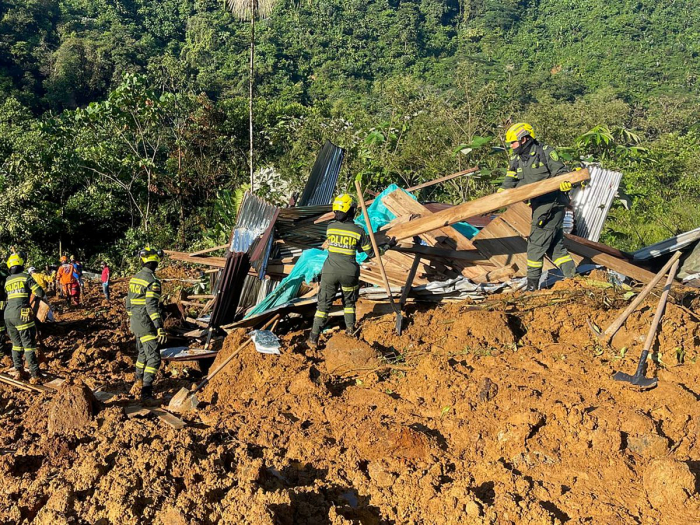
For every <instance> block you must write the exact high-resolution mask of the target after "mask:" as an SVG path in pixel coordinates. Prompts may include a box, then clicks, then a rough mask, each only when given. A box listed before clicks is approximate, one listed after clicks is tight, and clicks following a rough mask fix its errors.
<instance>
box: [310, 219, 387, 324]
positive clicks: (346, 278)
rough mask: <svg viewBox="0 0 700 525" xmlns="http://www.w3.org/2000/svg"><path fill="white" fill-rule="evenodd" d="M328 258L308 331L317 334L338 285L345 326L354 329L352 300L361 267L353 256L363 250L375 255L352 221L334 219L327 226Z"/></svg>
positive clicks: (323, 322)
mask: <svg viewBox="0 0 700 525" xmlns="http://www.w3.org/2000/svg"><path fill="white" fill-rule="evenodd" d="M326 242H327V243H328V259H326V262H325V263H324V264H323V269H322V270H321V284H320V287H319V291H318V307H317V309H316V314H315V316H314V324H313V327H312V328H311V333H312V334H316V335H318V334H319V333H321V330H323V327H324V326H325V325H326V322H327V321H328V313H329V312H330V311H331V306H332V304H333V300H334V299H335V295H336V293H337V292H338V289H340V291H341V292H342V296H343V308H344V310H343V312H344V318H345V327H346V329H347V330H348V331H353V330H354V329H355V317H356V316H355V303H357V299H358V295H359V290H360V267H359V266H358V264H357V262H356V259H355V256H356V254H357V252H364V253H366V254H367V256H368V257H374V252H373V250H372V245H371V242H370V239H369V236H368V235H367V233H366V232H365V231H364V230H363V229H362V228H361V227H360V226H358V225H356V224H355V223H353V222H351V221H345V222H340V221H333V222H331V223H330V224H329V225H328V229H327V230H326Z"/></svg>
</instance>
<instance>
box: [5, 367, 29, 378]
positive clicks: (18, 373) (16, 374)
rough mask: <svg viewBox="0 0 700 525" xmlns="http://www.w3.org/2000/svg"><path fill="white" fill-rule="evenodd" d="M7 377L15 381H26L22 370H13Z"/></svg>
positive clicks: (25, 375)
mask: <svg viewBox="0 0 700 525" xmlns="http://www.w3.org/2000/svg"><path fill="white" fill-rule="evenodd" d="M9 376H10V377H11V378H12V379H14V380H15V381H24V380H25V379H27V374H26V373H25V371H24V369H22V368H14V369H13V370H12V372H10V374H9Z"/></svg>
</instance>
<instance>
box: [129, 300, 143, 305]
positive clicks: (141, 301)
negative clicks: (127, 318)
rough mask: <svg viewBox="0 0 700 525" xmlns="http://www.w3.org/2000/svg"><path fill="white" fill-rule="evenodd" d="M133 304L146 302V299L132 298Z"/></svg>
mask: <svg viewBox="0 0 700 525" xmlns="http://www.w3.org/2000/svg"><path fill="white" fill-rule="evenodd" d="M131 304H132V306H133V305H135V304H146V299H132V300H131Z"/></svg>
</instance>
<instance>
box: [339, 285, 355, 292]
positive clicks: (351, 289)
mask: <svg viewBox="0 0 700 525" xmlns="http://www.w3.org/2000/svg"><path fill="white" fill-rule="evenodd" d="M340 288H341V290H343V291H344V292H354V291H355V290H357V289H358V288H359V286H341V287H340Z"/></svg>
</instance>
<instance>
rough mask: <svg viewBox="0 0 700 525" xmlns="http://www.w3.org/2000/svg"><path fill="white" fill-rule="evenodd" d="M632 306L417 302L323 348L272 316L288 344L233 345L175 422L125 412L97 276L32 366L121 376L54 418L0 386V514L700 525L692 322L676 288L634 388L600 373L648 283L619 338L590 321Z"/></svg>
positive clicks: (623, 348) (577, 298)
mask: <svg viewBox="0 0 700 525" xmlns="http://www.w3.org/2000/svg"><path fill="white" fill-rule="evenodd" d="M117 288H118V291H119V290H121V293H117V294H115V295H122V294H123V285H122V287H121V288H119V287H117ZM625 305H626V302H625V301H624V300H623V299H622V297H621V295H620V294H619V293H617V292H615V291H613V290H609V289H601V288H598V287H596V286H591V285H588V284H586V283H585V282H576V283H570V284H567V285H560V286H559V287H558V288H557V289H555V290H551V291H544V292H540V293H538V294H536V295H534V296H533V295H530V296H524V295H519V294H516V295H509V296H499V297H497V298H495V299H494V300H493V301H492V302H491V303H489V304H488V305H487V308H485V309H480V310H475V309H474V308H473V307H472V306H470V305H469V304H466V303H457V304H451V305H448V306H443V307H438V308H434V309H423V310H419V311H416V312H414V313H412V314H411V315H410V316H408V317H409V319H410V322H409V324H408V326H407V328H406V330H405V332H404V334H403V335H402V336H401V337H397V336H396V335H395V334H394V333H393V331H392V329H393V325H394V318H393V316H390V315H389V316H382V317H375V318H372V319H369V318H367V319H365V320H364V321H363V325H362V330H361V331H360V339H359V340H353V339H350V338H348V337H347V336H345V335H343V334H340V333H337V332H333V333H331V334H328V335H326V336H325V337H324V339H325V341H324V343H325V345H322V346H321V348H320V349H318V350H315V351H311V350H309V349H308V348H306V346H305V345H304V343H303V341H304V336H305V334H304V333H301V332H292V333H282V334H281V339H282V341H283V349H282V355H281V356H270V355H261V354H257V353H256V352H255V351H254V349H252V348H250V347H248V348H246V349H244V350H243V351H242V352H241V354H240V355H239V356H238V357H237V358H235V359H234V360H233V361H232V363H231V365H230V367H229V368H227V369H226V371H225V372H223V373H222V374H221V375H219V376H218V377H217V378H216V379H215V380H214V381H213V382H212V383H211V384H210V385H209V386H208V387H207V388H206V389H205V391H204V393H203V395H202V396H201V399H202V401H203V403H202V407H201V408H200V410H199V411H198V412H197V413H196V414H192V415H190V416H187V417H186V419H187V420H188V423H189V426H188V427H187V428H186V429H184V430H180V431H175V430H172V429H170V428H169V427H167V426H164V425H162V424H161V423H159V422H158V421H157V420H154V419H149V418H142V419H138V418H134V419H128V418H127V417H126V416H125V415H124V409H123V407H124V406H125V405H128V404H130V403H132V401H131V399H130V398H129V396H128V394H127V391H128V387H129V381H130V380H131V377H130V373H131V366H132V362H133V357H134V356H133V350H132V344H131V342H130V338H129V337H128V333H127V332H125V331H124V329H123V326H122V325H121V318H120V316H121V315H122V314H123V311H122V308H121V306H112V307H106V306H102V305H101V301H100V300H99V297H98V295H97V289H95V291H94V292H91V294H90V297H89V300H88V301H87V302H86V305H84V306H83V307H81V308H79V309H76V310H73V311H70V312H61V314H60V317H61V319H62V320H63V322H64V323H65V324H62V325H60V326H56V327H52V328H48V329H47V330H45V332H46V335H45V337H44V341H45V344H46V345H47V346H49V347H50V348H52V351H51V352H48V354H47V355H48V357H47V363H46V364H45V365H44V366H47V367H48V369H50V370H51V371H53V372H54V373H57V374H60V375H63V376H67V375H69V374H70V375H71V378H72V379H73V380H74V381H75V382H76V383H78V384H79V382H80V381H82V382H83V383H84V384H86V385H88V386H90V387H92V388H95V387H102V388H105V389H107V390H110V391H112V392H115V393H117V394H118V395H117V396H116V397H115V398H113V399H111V400H110V401H109V402H108V403H107V406H103V407H102V409H101V410H100V411H99V412H98V413H97V414H96V415H95V416H94V417H92V419H91V420H89V421H87V423H84V422H81V425H79V426H78V425H76V426H72V427H70V428H71V430H70V431H69V432H64V433H61V434H52V433H49V432H48V431H47V426H48V423H49V414H48V412H49V411H48V410H47V406H48V403H50V401H49V400H48V399H46V398H42V397H41V396H37V395H33V394H29V393H25V392H17V391H13V390H10V389H9V388H7V387H5V386H0V443H1V444H0V447H2V449H1V450H0V453H1V454H2V455H0V479H1V480H2V486H1V487H0V522H1V523H32V522H33V523H42V524H47V525H48V524H56V523H58V524H63V523H76V524H83V523H85V524H87V523H91V524H92V523H101V524H110V523H114V524H117V523H118V524H132V523H133V524H140V523H162V524H189V523H194V524H210V523H211V524H213V523H251V524H265V523H270V524H273V523H274V524H297V523H298V524H306V523H312V524H315V523H319V524H329V523H330V524H349V523H362V524H380V523H396V524H404V523H438V524H442V523H445V524H447V523H454V524H457V523H477V524H478V523H498V524H501V523H537V524H540V523H541V524H553V523H696V522H698V521H700V497H699V496H698V492H697V486H696V485H697V475H698V472H700V449H699V447H698V443H697V438H696V436H697V435H698V431H699V430H700V428H698V421H700V418H699V417H698V416H700V405H699V404H698V399H699V398H700V385H699V383H698V368H697V367H698V366H700V365H696V364H695V360H696V359H697V357H698V348H697V340H698V339H697V338H698V335H699V332H698V330H699V325H698V324H697V322H696V318H695V317H694V316H693V315H692V314H691V313H690V312H689V311H686V310H684V309H683V308H681V307H679V306H676V305H670V306H669V308H668V311H667V315H666V317H665V319H664V322H663V325H662V327H661V331H660V336H659V346H658V354H657V361H656V362H650V366H649V373H650V374H654V375H657V376H658V377H659V379H660V382H659V387H658V388H656V389H655V390H652V391H649V392H638V391H636V390H635V389H633V388H632V387H630V386H629V385H625V384H622V383H617V382H614V381H612V380H611V375H612V373H613V372H615V371H617V370H625V371H627V372H633V371H634V368H635V366H636V363H635V360H636V358H637V356H638V355H639V351H640V350H641V340H643V338H644V335H645V332H646V329H647V328H648V325H649V323H650V321H651V318H652V316H653V309H654V303H653V299H650V301H649V303H648V304H646V305H645V306H644V308H642V309H641V310H640V311H639V312H638V313H636V314H634V315H633V317H632V318H631V319H630V320H629V322H628V323H627V325H626V326H625V327H624V328H623V330H621V331H620V333H619V334H618V336H616V338H615V339H614V340H613V344H612V347H611V348H603V347H601V346H599V345H597V344H596V343H595V342H594V340H593V339H592V338H591V336H590V333H589V329H588V325H587V319H591V320H593V321H594V322H596V323H597V324H598V325H600V326H606V325H607V324H608V323H609V322H610V321H611V320H612V319H613V318H614V317H615V315H616V314H617V313H619V312H620V311H622V309H624V307H625ZM282 329H284V325H282ZM244 338H245V334H244V333H242V332H239V333H234V334H231V335H230V336H229V337H228V338H227V339H226V341H225V342H224V347H223V350H222V352H221V353H220V355H219V357H218V358H217V361H218V362H220V361H221V360H223V359H225V358H226V356H227V355H229V354H230V353H231V352H233V351H235V350H236V348H238V346H239V344H240V342H241V341H242V340H243V339H244ZM181 384H183V382H182V381H177V380H175V379H173V378H169V377H167V374H163V376H162V377H161V378H160V379H159V382H158V386H157V388H159V389H160V390H161V391H164V390H165V391H167V392H169V393H170V394H172V393H174V392H175V391H176V390H177V388H179V386H181ZM78 390H79V389H78ZM67 395H68V394H67V393H64V394H63V396H64V397H65V396H67ZM55 413H56V411H55V410H53V411H52V414H54V417H55Z"/></svg>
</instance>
